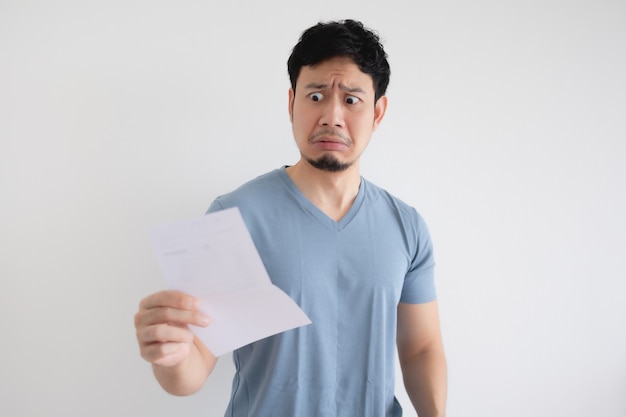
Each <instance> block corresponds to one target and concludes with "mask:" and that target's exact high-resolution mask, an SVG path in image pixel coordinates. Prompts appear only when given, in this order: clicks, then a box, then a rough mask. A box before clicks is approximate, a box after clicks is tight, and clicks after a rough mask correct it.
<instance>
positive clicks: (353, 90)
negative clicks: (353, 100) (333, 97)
mask: <svg viewBox="0 0 626 417" xmlns="http://www.w3.org/2000/svg"><path fill="white" fill-rule="evenodd" d="M333 84H334V83H333ZM329 87H330V84H328V83H315V82H313V83H309V84H307V85H305V86H304V88H306V89H307V90H326V89H328V88H329ZM339 89H340V90H342V91H345V92H346V93H363V94H364V93H365V90H363V89H362V88H361V87H349V86H347V85H345V84H342V83H339Z"/></svg>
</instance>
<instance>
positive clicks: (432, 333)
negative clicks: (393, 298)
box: [397, 301, 447, 417]
mask: <svg viewBox="0 0 626 417" xmlns="http://www.w3.org/2000/svg"><path fill="white" fill-rule="evenodd" d="M397 345H398V359H399V361H400V367H401V368H402V376H403V379H404V386H405V388H406V391H407V394H408V395H409V398H410V399H411V402H412V403H413V407H415V411H417V414H418V415H419V417H444V416H445V414H446V396H447V370H446V357H445V353H444V349H443V341H442V338H441V328H440V325H439V308H438V305H437V301H431V302H429V303H424V304H407V303H400V304H399V305H398V335H397Z"/></svg>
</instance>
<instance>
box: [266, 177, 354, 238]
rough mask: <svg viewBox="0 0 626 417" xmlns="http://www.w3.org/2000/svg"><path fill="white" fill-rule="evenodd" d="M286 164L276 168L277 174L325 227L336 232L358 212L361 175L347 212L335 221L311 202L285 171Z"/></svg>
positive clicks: (301, 203) (346, 224) (304, 207)
mask: <svg viewBox="0 0 626 417" xmlns="http://www.w3.org/2000/svg"><path fill="white" fill-rule="evenodd" d="M285 168H287V166H283V167H281V168H279V169H278V175H279V176H280V178H281V179H282V181H283V183H284V184H285V186H286V187H287V188H288V189H289V191H290V192H291V193H292V194H293V196H294V197H295V198H296V199H297V200H298V202H299V203H300V205H301V206H302V208H303V209H304V210H306V211H307V212H308V213H309V214H310V215H311V216H313V217H314V218H315V219H316V220H317V221H319V222H320V223H322V224H324V225H325V226H326V227H328V228H330V229H331V230H335V231H337V232H339V231H341V230H343V229H344V228H345V227H346V226H348V224H350V222H351V221H352V219H354V217H355V216H356V214H357V213H358V212H359V208H360V207H361V204H362V203H363V199H364V198H365V190H364V188H365V181H364V180H363V177H361V183H360V184H359V191H358V193H357V195H356V197H355V199H354V201H353V202H352V205H351V206H350V209H349V210H348V212H347V213H346V214H345V215H344V216H343V217H342V218H341V219H339V221H335V220H334V219H332V218H331V217H329V216H328V215H327V214H326V213H324V212H323V211H322V210H320V209H319V208H318V207H317V206H316V205H315V204H313V203H312V202H311V200H309V199H308V198H307V197H306V196H305V195H304V194H303V193H302V191H300V189H299V188H298V187H297V186H296V184H295V183H294V182H293V180H292V179H291V177H290V176H289V174H287V171H285Z"/></svg>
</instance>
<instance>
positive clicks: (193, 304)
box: [139, 290, 200, 310]
mask: <svg viewBox="0 0 626 417" xmlns="http://www.w3.org/2000/svg"><path fill="white" fill-rule="evenodd" d="M157 307H171V308H177V309H179V310H197V309H199V308H200V300H198V299H197V298H196V297H194V296H192V295H189V294H186V293H184V292H180V291H174V290H165V291H159V292H157V293H154V294H152V295H149V296H147V297H146V298H144V299H143V300H141V302H140V303H139V309H147V310H149V309H151V308H157Z"/></svg>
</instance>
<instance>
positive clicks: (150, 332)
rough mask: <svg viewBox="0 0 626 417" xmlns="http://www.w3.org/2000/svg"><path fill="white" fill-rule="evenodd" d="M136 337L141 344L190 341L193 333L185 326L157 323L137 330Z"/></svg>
mask: <svg viewBox="0 0 626 417" xmlns="http://www.w3.org/2000/svg"><path fill="white" fill-rule="evenodd" d="M137 339H138V340H139V343H140V344H142V345H151V344H154V343H168V342H175V343H191V342H193V339H194V335H193V333H192V332H191V330H189V329H188V328H187V327H180V326H170V325H167V324H158V325H154V326H148V327H145V328H142V329H140V330H138V331H137Z"/></svg>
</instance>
